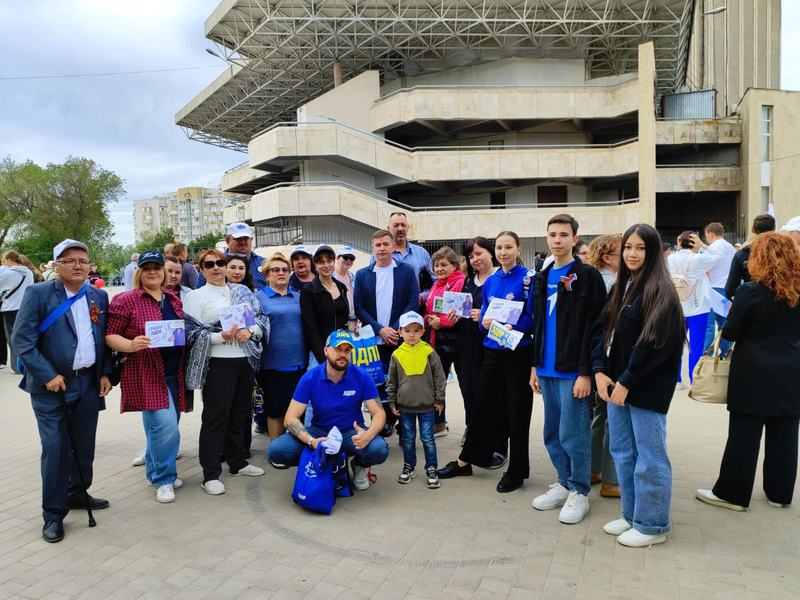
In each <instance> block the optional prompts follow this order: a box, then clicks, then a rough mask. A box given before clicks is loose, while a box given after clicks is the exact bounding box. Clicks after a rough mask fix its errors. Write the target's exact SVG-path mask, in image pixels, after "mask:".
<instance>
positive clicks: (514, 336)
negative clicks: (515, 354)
mask: <svg viewBox="0 0 800 600" xmlns="http://www.w3.org/2000/svg"><path fill="white" fill-rule="evenodd" d="M489 339H490V340H494V341H495V342H497V343H498V344H500V345H501V346H505V347H506V348H509V349H510V350H514V349H516V347H517V344H519V342H520V340H522V332H521V331H515V330H513V329H512V330H511V331H509V330H508V329H506V328H505V327H503V326H502V325H501V324H500V323H498V322H497V321H492V325H491V327H489Z"/></svg>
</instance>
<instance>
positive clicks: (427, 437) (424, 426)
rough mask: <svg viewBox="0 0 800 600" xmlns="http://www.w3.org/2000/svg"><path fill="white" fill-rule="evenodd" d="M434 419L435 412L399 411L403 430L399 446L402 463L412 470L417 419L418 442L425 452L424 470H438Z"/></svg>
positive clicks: (414, 458)
mask: <svg viewBox="0 0 800 600" xmlns="http://www.w3.org/2000/svg"><path fill="white" fill-rule="evenodd" d="M435 417H436V411H435V410H432V411H430V412H426V413H409V412H404V411H402V410H401V411H400V424H401V426H402V428H403V429H402V435H401V437H400V446H401V447H402V448H403V462H405V463H406V464H408V465H411V467H412V468H413V467H416V466H417V446H416V441H417V440H416V438H417V419H419V440H420V441H421V442H422V448H423V450H425V470H426V471H427V470H428V469H431V468H433V469H438V468H439V462H438V461H437V460H436V438H435V437H433V423H434V421H435Z"/></svg>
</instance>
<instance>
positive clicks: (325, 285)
mask: <svg viewBox="0 0 800 600" xmlns="http://www.w3.org/2000/svg"><path fill="white" fill-rule="evenodd" d="M314 266H315V267H316V269H317V275H316V276H315V277H314V279H313V280H312V281H311V283H309V284H307V285H306V287H304V288H303V291H302V292H300V314H301V316H302V318H303V335H304V336H305V339H306V346H307V347H308V349H309V350H310V351H311V352H312V354H313V355H314V358H316V360H317V363H318V364H323V363H324V362H325V352H324V350H323V349H324V348H325V340H327V339H328V336H329V335H330V334H331V333H333V332H334V331H336V330H337V329H344V328H345V327H347V319H348V317H349V316H350V305H349V304H348V302H347V287H345V285H344V284H343V283H342V282H341V281H338V280H337V279H334V278H333V270H334V268H335V266H336V253H335V252H334V251H333V248H331V247H330V246H327V245H324V244H323V245H320V246H317V249H316V250H315V251H314ZM313 366H314V365H313V364H312V365H309V367H313Z"/></svg>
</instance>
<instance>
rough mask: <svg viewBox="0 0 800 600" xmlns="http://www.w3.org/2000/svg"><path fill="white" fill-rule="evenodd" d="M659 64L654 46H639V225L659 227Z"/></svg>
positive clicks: (650, 44)
mask: <svg viewBox="0 0 800 600" xmlns="http://www.w3.org/2000/svg"><path fill="white" fill-rule="evenodd" d="M655 81H656V60H655V52H654V49H653V42H647V43H646V44H641V45H640V46H639V221H640V222H642V223H648V224H650V225H653V226H655V224H656V113H655V106H654V104H653V102H654V97H655Z"/></svg>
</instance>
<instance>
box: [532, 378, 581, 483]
mask: <svg viewBox="0 0 800 600" xmlns="http://www.w3.org/2000/svg"><path fill="white" fill-rule="evenodd" d="M539 384H540V385H541V386H542V399H543V400H544V431H543V433H544V446H545V448H547V452H548V454H550V460H551V462H552V463H553V466H554V467H555V468H556V472H557V473H558V483H560V484H561V485H563V486H564V487H565V488H567V489H568V490H569V491H571V492H578V493H580V494H583V495H584V496H587V495H588V494H589V490H590V489H591V476H592V473H591V471H592V468H591V463H592V436H591V422H590V421H589V412H590V409H591V405H592V396H587V397H585V398H575V397H574V396H573V395H572V386H574V385H575V380H574V379H561V378H559V377H539Z"/></svg>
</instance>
